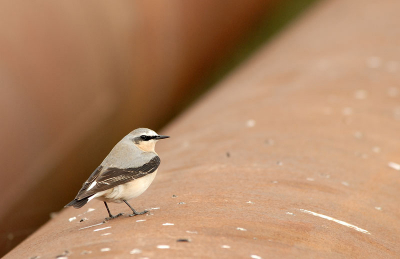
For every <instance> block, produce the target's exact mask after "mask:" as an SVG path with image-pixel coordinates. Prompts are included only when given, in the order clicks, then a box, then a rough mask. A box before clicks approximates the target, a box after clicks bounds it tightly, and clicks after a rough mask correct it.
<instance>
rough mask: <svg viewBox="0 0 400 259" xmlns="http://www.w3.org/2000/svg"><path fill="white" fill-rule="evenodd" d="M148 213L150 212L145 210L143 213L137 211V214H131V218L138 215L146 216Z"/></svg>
mask: <svg viewBox="0 0 400 259" xmlns="http://www.w3.org/2000/svg"><path fill="white" fill-rule="evenodd" d="M147 212H149V211H148V210H144V211H142V212H136V211H135V213H133V214H129V217H134V216H136V215H143V214H145V213H147Z"/></svg>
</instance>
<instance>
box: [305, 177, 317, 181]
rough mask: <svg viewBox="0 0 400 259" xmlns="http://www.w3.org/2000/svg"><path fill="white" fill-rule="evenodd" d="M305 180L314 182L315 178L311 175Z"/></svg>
mask: <svg viewBox="0 0 400 259" xmlns="http://www.w3.org/2000/svg"><path fill="white" fill-rule="evenodd" d="M306 180H307V181H310V182H314V181H315V179H314V178H311V177H308V178H306Z"/></svg>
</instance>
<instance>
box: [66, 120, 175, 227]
mask: <svg viewBox="0 0 400 259" xmlns="http://www.w3.org/2000/svg"><path fill="white" fill-rule="evenodd" d="M164 138H169V136H162V135H158V134H157V133H156V132H154V131H152V130H150V129H145V128H139V129H135V130H134V131H132V132H131V133H129V134H128V135H126V136H125V137H124V138H123V139H122V140H121V141H120V142H118V143H117V144H116V145H115V146H114V148H113V149H112V150H111V152H110V154H108V156H107V157H106V158H105V159H104V160H103V162H102V163H101V164H100V166H99V167H97V169H96V170H95V171H94V172H93V173H92V174H91V175H90V177H89V179H87V180H86V182H84V183H83V186H82V188H81V189H80V191H79V192H78V194H77V195H76V197H75V199H74V200H73V201H71V202H70V203H68V204H67V205H65V207H69V206H73V207H74V208H77V209H78V208H81V207H82V206H84V205H85V204H86V203H88V202H89V201H91V200H92V199H94V198H97V199H99V200H102V201H104V205H105V206H106V209H107V211H108V215H109V216H110V217H108V218H106V220H109V219H113V218H116V217H119V216H121V215H122V213H119V214H118V215H115V216H113V215H112V214H111V212H110V209H109V208H108V205H107V202H116V203H122V202H125V203H126V205H128V206H129V208H131V210H132V212H133V214H130V215H129V216H135V215H141V214H144V213H146V212H147V211H146V210H145V211H143V212H136V210H135V209H134V208H132V207H131V205H129V203H128V202H127V200H129V199H132V198H136V197H138V196H139V195H141V194H142V193H143V192H144V191H146V189H147V188H148V187H149V186H150V184H151V182H153V180H154V178H155V177H156V174H157V168H158V166H159V165H160V158H159V157H158V155H157V153H156V152H155V151H154V148H155V145H156V142H157V141H158V140H160V139H164Z"/></svg>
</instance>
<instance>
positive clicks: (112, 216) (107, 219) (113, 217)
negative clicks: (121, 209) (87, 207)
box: [105, 213, 124, 221]
mask: <svg viewBox="0 0 400 259" xmlns="http://www.w3.org/2000/svg"><path fill="white" fill-rule="evenodd" d="M122 215H124V213H119V214H117V215H111V216H110V217H107V218H105V221H109V220H112V219H115V218H118V217H119V216H122Z"/></svg>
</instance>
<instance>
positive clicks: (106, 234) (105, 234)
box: [101, 233, 111, 236]
mask: <svg viewBox="0 0 400 259" xmlns="http://www.w3.org/2000/svg"><path fill="white" fill-rule="evenodd" d="M101 235H102V236H108V235H111V233H104V234H101Z"/></svg>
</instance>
